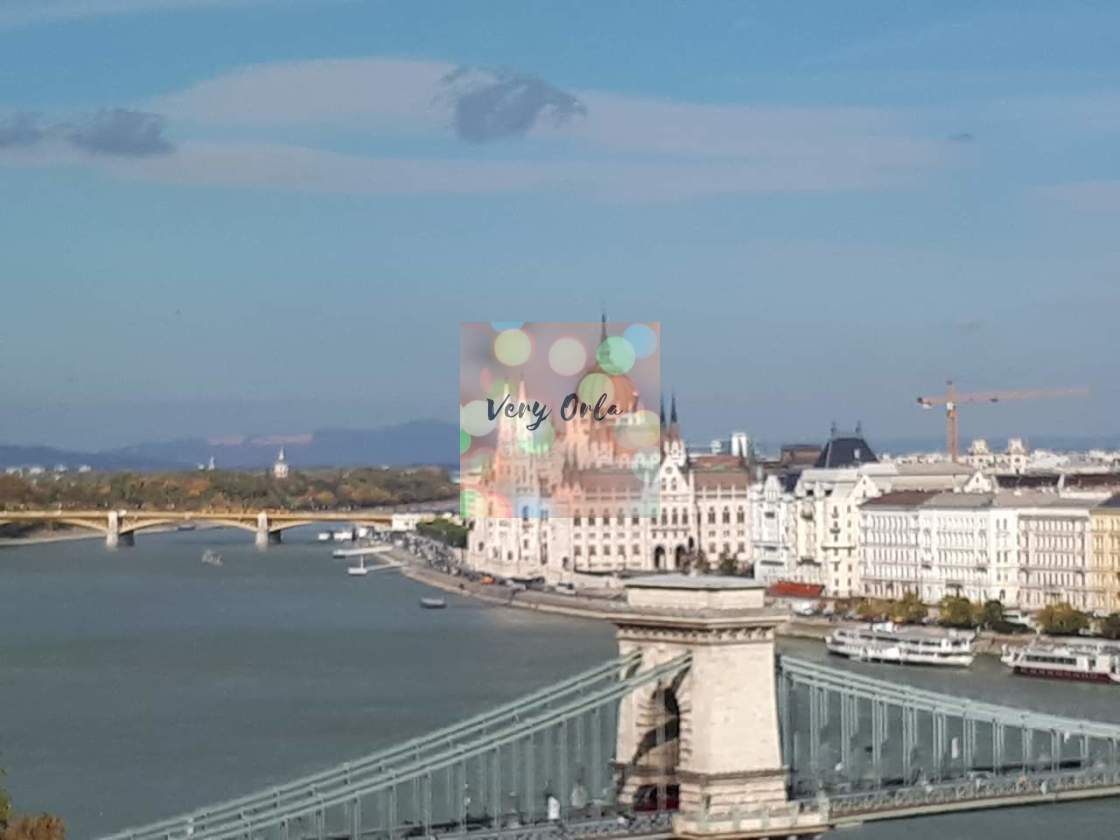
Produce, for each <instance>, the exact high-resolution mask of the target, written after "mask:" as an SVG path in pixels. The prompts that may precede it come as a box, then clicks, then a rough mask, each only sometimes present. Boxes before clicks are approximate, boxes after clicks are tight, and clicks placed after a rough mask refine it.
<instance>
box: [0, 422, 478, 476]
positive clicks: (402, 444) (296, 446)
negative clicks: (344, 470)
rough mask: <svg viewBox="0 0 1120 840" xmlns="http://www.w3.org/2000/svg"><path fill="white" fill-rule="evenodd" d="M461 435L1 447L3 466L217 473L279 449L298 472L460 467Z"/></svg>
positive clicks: (328, 432) (422, 427) (350, 434)
mask: <svg viewBox="0 0 1120 840" xmlns="http://www.w3.org/2000/svg"><path fill="white" fill-rule="evenodd" d="M457 444H458V430H457V429H456V427H455V425H454V424H452V423H446V422H443V421H439V420H413V421H410V422H407V423H400V424H397V425H395V426H385V427H383V428H380V429H320V430H318V431H315V432H311V433H308V434H300V435H257V436H233V437H224V438H215V439H206V438H188V439H183V440H172V441H162V442H157V443H141V444H135V445H133V446H125V447H121V448H119V449H111V450H105V451H102V452H75V451H71V450H64V449H55V448H53V447H49V446H5V445H2V444H0V467H7V466H27V465H31V464H38V465H40V466H43V467H46V468H51V467H53V466H54V465H55V464H66V465H67V466H68V467H70V468H71V469H74V468H76V467H77V466H78V465H80V464H89V465H90V466H91V467H93V468H94V469H97V470H167V469H190V468H193V467H195V466H196V465H197V464H205V463H206V462H207V461H209V459H210V458H211V457H213V458H214V462H215V464H216V465H217V466H218V467H219V468H229V469H258V468H265V467H268V466H269V465H271V464H272V462H273V461H274V460H275V458H276V453H277V451H278V450H279V448H280V447H281V446H283V447H284V451H285V453H286V455H287V459H288V461H289V463H291V464H292V466H293V467H295V468H296V469H298V468H300V467H336V466H357V465H382V464H385V465H388V466H403V465H407V464H441V465H446V466H452V465H455V464H458V462H459V450H458V449H457V448H456V447H457Z"/></svg>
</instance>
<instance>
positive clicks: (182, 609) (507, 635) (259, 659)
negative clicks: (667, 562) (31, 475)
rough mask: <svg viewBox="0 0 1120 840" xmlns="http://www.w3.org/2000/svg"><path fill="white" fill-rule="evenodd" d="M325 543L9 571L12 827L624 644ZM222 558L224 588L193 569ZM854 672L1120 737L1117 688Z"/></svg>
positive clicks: (1080, 816) (464, 704)
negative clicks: (1107, 728) (476, 598)
mask: <svg viewBox="0 0 1120 840" xmlns="http://www.w3.org/2000/svg"><path fill="white" fill-rule="evenodd" d="M313 538H314V534H313V533H309V532H300V531H297V532H289V533H288V534H286V535H285V539H286V540H288V543H287V544H286V545H283V546H277V547H274V548H272V549H270V550H268V551H266V552H258V551H256V550H255V549H254V548H253V546H252V544H251V542H252V540H251V535H248V534H244V533H241V532H231V531H193V532H184V533H176V534H161V535H141V536H140V537H139V538H138V539H137V544H136V547H135V548H130V549H121V550H119V551H115V552H110V551H107V550H106V549H105V548H104V547H103V546H102V544H101V542H100V541H99V540H88V541H80V542H64V543H53V544H47V545H38V546H26V547H19V548H4V549H0V766H2V767H4V768H5V769H6V770H7V771H8V776H7V778H6V780H5V784H6V786H7V788H8V789H9V791H10V792H11V794H12V796H13V799H14V800H15V802H16V804H17V806H18V807H19V808H20V809H21V810H25V811H36V810H49V811H52V812H55V813H57V814H60V815H61V816H63V817H64V818H65V819H66V821H67V823H68V825H69V828H70V833H69V836H70V837H71V838H79V840H80V839H81V838H88V837H90V836H93V835H96V834H99V833H102V832H106V831H110V830H113V829H119V828H123V827H124V826H126V825H130V824H135V823H137V822H144V821H147V820H151V819H155V818H158V817H163V816H169V815H171V814H174V813H177V812H179V811H182V810H184V809H185V808H188V807H191V806H195V805H200V804H203V803H206V802H209V801H214V800H220V799H225V798H229V797H231V796H234V795H237V794H239V793H244V792H247V791H250V790H253V789H255V788H258V787H261V786H264V785H267V784H270V783H273V782H279V781H282V780H285V779H287V778H290V777H293V776H296V775H299V774H301V773H305V772H308V771H311V770H315V769H319V768H322V767H325V766H328V765H331V764H334V763H337V762H340V761H343V760H345V759H348V758H352V757H356V756H359V755H361V754H363V753H365V752H368V751H370V750H371V749H372V748H375V747H378V746H382V745H386V744H390V743H393V742H395V741H398V740H401V739H404V738H407V737H409V736H411V735H415V734H419V733H422V732H425V731H427V730H430V729H433V728H435V727H438V726H440V725H443V724H446V723H449V722H452V721H454V720H456V719H458V718H461V717H464V716H467V715H470V714H473V713H476V712H479V711H481V710H483V709H485V708H487V707H488V706H490V705H493V704H494V703H495V702H498V701H501V700H507V699H512V698H514V697H516V696H518V695H520V694H523V693H525V692H527V691H529V690H531V689H533V688H535V687H538V686H541V685H546V684H549V683H551V682H554V681H555V680H557V679H559V678H560V677H562V676H564V675H567V674H571V673H574V672H576V671H578V670H580V669H582V668H585V667H587V666H589V665H591V664H594V663H597V662H601V661H603V660H604V659H607V658H609V657H610V656H612V655H613V652H614V643H613V633H612V630H611V628H610V627H608V626H606V625H604V624H599V623H596V622H592V621H582V620H577V619H562V618H555V617H548V616H543V615H540V614H537V613H529V612H522V611H519V610H511V609H505V608H500V607H488V606H482V605H479V604H478V603H476V602H473V601H470V600H466V599H461V598H458V597H455V596H447V597H448V602H449V605H448V606H449V608H448V609H446V610H442V611H428V610H421V609H419V608H418V606H417V599H418V598H419V597H420V596H422V595H424V594H426V593H427V592H428V590H426V589H425V588H424V587H423V586H421V585H420V584H417V583H414V582H412V581H409V580H407V579H404V578H402V577H400V576H399V575H398V574H397V573H396V572H392V571H385V572H378V573H375V574H372V575H369V576H367V577H365V578H351V577H348V576H347V575H346V574H345V568H344V564H343V563H342V562H341V561H336V560H332V559H331V558H330V547H329V546H324V545H321V544H318V543H315V542H313V541H312V540H313ZM207 548H214V549H216V550H218V551H219V552H220V553H221V554H222V555H223V558H224V563H223V565H222V566H220V567H215V566H209V565H204V564H202V563H201V562H200V557H201V554H202V552H203V551H204V550H205V549H207ZM783 648H785V649H788V650H790V651H791V652H796V654H797V655H798V656H802V657H814V658H815V657H819V658H822V659H823V658H824V656H825V654H824V652H823V649H822V648H821V647H820V646H819V645H814V644H810V643H802V642H791V643H783ZM830 664H834V665H838V666H844V665H845V664H846V663H844V662H842V661H841V660H835V659H834V660H831V661H830ZM851 667H858V666H851ZM860 670H864V671H868V672H869V673H878V674H884V673H885V674H887V675H888V676H889V677H890V678H892V679H898V680H907V681H911V682H914V683H915V684H921V685H923V686H925V687H929V688H933V689H937V690H942V691H953V692H958V693H961V694H970V695H974V696H977V697H982V698H984V699H989V700H994V701H997V702H1005V703H1014V704H1018V705H1023V704H1029V705H1031V706H1034V707H1036V708H1043V709H1049V710H1053V711H1057V712H1064V713H1067V714H1081V715H1084V716H1089V717H1097V718H1100V719H1108V720H1114V721H1120V688H1116V689H1112V688H1111V687H1108V686H1089V685H1073V686H1071V685H1066V684H1058V683H1046V682H1040V681H1027V680H1021V679H1013V678H1011V677H1009V676H1007V675H1006V674H1005V673H1004V672H1003V670H1002V669H1001V668H1000V666H999V664H998V663H997V662H995V661H994V660H991V659H986V658H982V659H981V660H980V661H979V662H978V663H977V664H976V665H975V666H974V667H973V669H972V671H971V672H967V673H966V672H952V673H945V672H934V671H929V670H904V669H887V670H886V671H883V670H876V669H875V668H874V666H863V667H862V668H860ZM1118 824H1120V802H1111V801H1105V802H1097V803H1082V804H1073V805H1061V806H1045V807H1038V808H1032V809H1016V810H1008V811H993V812H980V813H975V814H961V815H953V816H946V817H937V818H924V819H920V820H914V821H908V822H894V823H883V824H878V825H871V826H866V827H862V828H858V829H851V830H847V831H845V832H843V836H845V837H849V838H852V840H887V839H888V838H896V837H901V836H906V837H907V838H908V840H947V838H984V840H1003V839H1004V838H1006V840H1011V838H1014V840H1052V838H1055V837H1060V836H1063V835H1069V834H1071V833H1073V834H1081V835H1082V836H1085V837H1099V836H1106V834H1107V832H1102V829H1104V828H1108V830H1109V831H1111V826H1114V825H1118ZM1108 836H1111V835H1110V834H1109V835H1108Z"/></svg>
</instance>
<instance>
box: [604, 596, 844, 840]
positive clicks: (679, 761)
mask: <svg viewBox="0 0 1120 840" xmlns="http://www.w3.org/2000/svg"><path fill="white" fill-rule="evenodd" d="M626 590H627V603H628V607H629V608H628V610H627V611H626V612H625V613H624V614H622V615H620V616H619V617H617V618H615V619H614V621H615V624H616V625H617V628H618V631H617V634H618V646H619V652H620V654H622V655H624V656H625V655H627V654H632V653H633V652H635V651H636V652H638V653H640V655H641V668H642V669H643V670H644V669H647V668H652V667H656V666H658V665H662V664H664V663H665V662H668V661H671V660H673V659H675V658H677V657H680V656H681V655H682V654H686V653H688V654H691V665H690V667H689V668H688V670H687V671H685V672H684V673H683V674H679V675H677V676H675V677H673V678H672V679H671V680H663V681H659V682H658V683H656V684H653V685H648V686H646V687H644V688H643V689H642V690H639V691H635V692H633V693H632V694H630V695H629V696H627V697H626V698H625V699H624V700H623V701H622V704H621V708H620V710H619V721H618V743H617V747H616V753H615V758H616V761H615V770H616V773H617V774H618V776H619V779H618V788H619V791H620V799H621V800H622V801H626V799H628V798H629V799H631V801H634V802H635V804H638V802H639V801H645V802H649V801H651V800H653V801H657V802H660V803H667V804H670V805H671V804H672V799H673V797H674V791H675V792H676V797H677V798H678V801H679V811H678V813H677V814H676V815H675V817H674V819H673V834H674V835H675V836H677V837H683V838H713V837H728V838H730V837H736V838H740V837H741V838H753V837H770V838H778V837H810V836H813V835H815V834H817V833H819V832H821V831H824V830H825V829H827V828H828V825H827V822H828V820H827V815H826V814H824V813H822V812H821V811H820V810H819V809H817V808H815V807H814V806H813V804H812V803H805V802H798V801H791V800H790V799H789V795H788V788H789V771H788V768H786V767H785V766H784V765H783V763H782V751H781V739H780V735H779V720H778V703H777V693H776V684H775V683H776V680H775V664H776V663H775V654H774V629H775V627H776V626H777V625H778V624H780V623H781V622H782V621H784V620H785V618H786V615H785V613H784V612H782V611H779V610H775V609H772V608H768V607H766V606H765V603H764V588H763V587H762V586H761V585H760V584H757V583H755V582H754V581H753V580H749V579H744V578H737V577H722V576H708V575H705V576H686V575H675V574H674V575H656V576H650V577H642V578H634V579H632V580H630V581H628V582H627V584H626ZM661 807H664V804H662V806H661Z"/></svg>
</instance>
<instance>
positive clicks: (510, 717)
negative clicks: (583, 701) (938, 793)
mask: <svg viewBox="0 0 1120 840" xmlns="http://www.w3.org/2000/svg"><path fill="white" fill-rule="evenodd" d="M639 660H640V656H639V655H638V654H636V653H634V654H631V655H628V656H622V657H618V658H617V659H613V660H610V661H609V662H604V663H603V664H601V665H597V666H595V667H593V668H589V669H587V670H585V671H582V672H580V673H578V674H576V675H574V676H572V677H569V678H568V679H565V680H562V681H561V682H559V683H556V684H554V685H550V686H548V687H546V688H542V689H539V690H537V691H534V692H532V693H530V694H527V695H525V696H524V697H521V698H519V699H517V700H514V701H511V702H509V703H504V704H502V705H500V706H496V707H495V708H493V709H490V710H488V711H486V712H482V713H481V714H478V715H475V716H473V717H470V718H467V719H465V720H462V721H458V722H457V723H454V724H451V725H450V726H446V727H443V728H442V729H438V730H436V731H435V732H429V733H426V734H424V735H421V736H419V737H417V738H413V739H411V740H409V741H405V742H403V743H399V744H394V745H392V746H390V747H386V748H384V749H381V750H377V751H376V752H373V753H370V754H368V755H365V756H362V757H361V758H357V759H354V760H352V761H347V762H344V763H342V764H339V765H336V766H334V767H331V768H328V769H326V770H321V771H317V772H315V773H310V774H307V775H304V776H301V777H299V778H296V779H292V780H290V781H286V782H283V783H282V784H278V785H273V786H270V787H267V788H264V789H262V790H259V791H255V792H253V793H250V794H246V795H245V796H240V797H237V798H235V799H230V800H227V801H225V802H222V803H218V804H214V805H207V806H203V807H201V808H196V809H195V810H193V811H190V812H188V813H185V814H182V815H180V816H176V817H171V818H168V819H165V820H161V821H159V822H156V823H152V824H150V825H148V826H145V827H144V828H142V829H141V828H137V829H129V830H126V831H124V832H121V833H120V834H115V835H112V837H113V838H125V837H127V838H131V840H158V838H162V837H166V836H167V835H168V834H169V833H174V832H176V831H182V830H186V829H187V828H188V827H190V828H193V829H196V830H197V829H200V828H204V827H205V826H206V825H207V824H209V823H211V822H216V821H220V820H222V819H225V818H227V817H228V816H229V815H231V814H234V815H239V814H242V813H248V812H252V811H253V810H255V809H257V808H259V807H265V806H270V805H272V804H273V803H275V802H276V801H277V799H282V798H284V797H287V796H290V795H291V794H293V793H299V792H302V791H307V790H316V791H326V790H328V789H329V788H330V787H331V786H334V785H337V784H348V783H352V782H357V781H360V780H361V779H362V777H363V775H365V774H369V773H371V772H375V773H377V772H383V771H384V770H385V769H386V768H388V767H390V766H391V765H392V764H393V763H394V762H397V761H400V760H401V759H404V758H415V757H416V756H417V755H419V754H422V753H424V752H427V751H431V750H432V749H443V748H445V747H448V746H450V745H453V744H454V743H455V742H456V740H457V739H462V738H463V737H464V736H470V735H476V734H477V733H478V732H479V731H484V730H486V729H488V728H491V727H501V726H505V725H508V724H509V723H510V722H512V721H516V720H518V719H519V718H520V717H523V716H524V715H526V714H529V713H531V712H533V711H534V710H536V709H539V708H542V707H544V706H545V705H547V704H550V703H555V702H556V701H557V700H560V699H563V698H564V697H566V696H568V695H570V694H572V693H576V692H580V691H585V690H587V689H588V688H589V687H593V686H595V685H597V684H598V683H600V682H603V681H604V680H609V679H615V678H617V676H618V674H619V673H621V672H624V671H626V670H628V669H632V668H633V667H635V666H636V665H637V664H638V662H639Z"/></svg>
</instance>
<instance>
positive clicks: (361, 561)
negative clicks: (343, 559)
mask: <svg viewBox="0 0 1120 840" xmlns="http://www.w3.org/2000/svg"><path fill="white" fill-rule="evenodd" d="M346 574H348V575H354V576H355V577H364V576H365V575H368V574H369V567H368V566H366V558H365V557H362V556H361V555H359V556H358V565H357V566H350V567H349V568H348V569H347V570H346Z"/></svg>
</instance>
